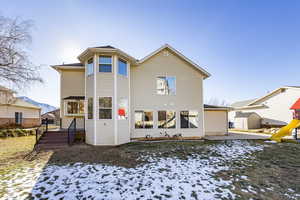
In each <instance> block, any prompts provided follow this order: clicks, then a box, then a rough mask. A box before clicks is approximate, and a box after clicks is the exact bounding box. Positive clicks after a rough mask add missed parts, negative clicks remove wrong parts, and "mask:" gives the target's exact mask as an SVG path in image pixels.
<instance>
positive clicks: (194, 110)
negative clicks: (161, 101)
mask: <svg viewBox="0 0 300 200" xmlns="http://www.w3.org/2000/svg"><path fill="white" fill-rule="evenodd" d="M184 111H188V112H197V122H198V127H196V128H191V127H190V125H189V123H188V126H189V127H187V128H182V127H181V112H184ZM199 123H200V120H199V111H198V110H188V109H186V110H180V111H179V128H180V129H197V128H199Z"/></svg>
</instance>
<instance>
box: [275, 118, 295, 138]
mask: <svg viewBox="0 0 300 200" xmlns="http://www.w3.org/2000/svg"><path fill="white" fill-rule="evenodd" d="M298 127H300V120H297V119H293V120H292V121H291V122H290V123H289V124H288V125H286V126H284V127H282V128H281V129H279V131H277V133H274V134H273V135H272V136H271V138H270V139H271V140H274V141H276V142H281V138H283V137H285V136H288V135H290V134H291V133H292V131H293V129H295V128H298Z"/></svg>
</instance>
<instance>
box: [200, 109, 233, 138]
mask: <svg viewBox="0 0 300 200" xmlns="http://www.w3.org/2000/svg"><path fill="white" fill-rule="evenodd" d="M204 128H205V135H225V134H227V132H228V120H227V111H214V110H205V111H204Z"/></svg>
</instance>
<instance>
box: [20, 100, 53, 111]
mask: <svg viewBox="0 0 300 200" xmlns="http://www.w3.org/2000/svg"><path fill="white" fill-rule="evenodd" d="M18 98H19V99H22V100H23V101H26V102H28V103H31V104H33V105H35V106H37V107H40V108H41V109H42V110H41V113H42V114H44V113H46V112H50V111H52V110H56V109H57V108H56V107H54V106H51V105H49V104H46V103H40V102H37V101H34V100H32V99H30V98H28V97H25V96H21V97H18Z"/></svg>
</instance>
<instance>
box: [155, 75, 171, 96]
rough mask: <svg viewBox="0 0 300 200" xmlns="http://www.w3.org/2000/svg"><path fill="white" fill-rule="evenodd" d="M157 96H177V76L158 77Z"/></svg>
mask: <svg viewBox="0 0 300 200" xmlns="http://www.w3.org/2000/svg"><path fill="white" fill-rule="evenodd" d="M156 94H158V95H176V77H175V76H158V77H156Z"/></svg>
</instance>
